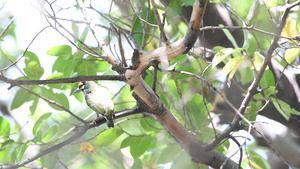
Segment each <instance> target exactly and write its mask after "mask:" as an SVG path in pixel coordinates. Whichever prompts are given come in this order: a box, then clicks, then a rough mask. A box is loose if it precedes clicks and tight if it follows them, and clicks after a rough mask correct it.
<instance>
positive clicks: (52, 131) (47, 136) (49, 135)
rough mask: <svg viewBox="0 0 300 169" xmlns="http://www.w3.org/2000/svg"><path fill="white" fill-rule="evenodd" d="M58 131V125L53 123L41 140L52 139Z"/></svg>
mask: <svg viewBox="0 0 300 169" xmlns="http://www.w3.org/2000/svg"><path fill="white" fill-rule="evenodd" d="M57 131H58V126H57V125H53V126H51V127H50V128H49V129H48V130H47V132H46V134H45V135H44V136H43V139H42V142H47V141H49V140H51V139H53V138H54V137H55V135H56V134H57Z"/></svg>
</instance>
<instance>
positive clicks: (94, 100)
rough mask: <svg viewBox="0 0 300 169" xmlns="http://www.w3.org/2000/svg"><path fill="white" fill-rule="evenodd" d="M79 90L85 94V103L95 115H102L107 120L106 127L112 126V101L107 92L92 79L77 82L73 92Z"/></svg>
mask: <svg viewBox="0 0 300 169" xmlns="http://www.w3.org/2000/svg"><path fill="white" fill-rule="evenodd" d="M80 91H81V92H82V93H83V95H84V96H85V101H86V104H87V105H88V106H89V107H90V108H91V109H92V110H94V111H95V112H96V114H97V117H99V114H101V115H103V116H104V118H105V119H106V121H107V127H109V128H113V127H114V122H113V111H114V103H113V101H112V99H111V98H110V96H109V92H108V91H107V90H106V89H105V88H103V87H100V86H99V85H98V84H97V83H95V82H93V81H82V82H79V84H78V88H76V90H75V91H74V93H79V92H80Z"/></svg>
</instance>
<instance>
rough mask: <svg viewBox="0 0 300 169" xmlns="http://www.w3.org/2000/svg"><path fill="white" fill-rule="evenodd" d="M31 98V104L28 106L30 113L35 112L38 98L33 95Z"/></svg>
mask: <svg viewBox="0 0 300 169" xmlns="http://www.w3.org/2000/svg"><path fill="white" fill-rule="evenodd" d="M36 89H38V88H36ZM32 100H33V102H32V104H31V106H30V107H29V110H30V112H31V115H33V114H34V113H35V112H36V109H37V106H38V104H39V101H40V99H39V98H38V97H34V98H33V99H32Z"/></svg>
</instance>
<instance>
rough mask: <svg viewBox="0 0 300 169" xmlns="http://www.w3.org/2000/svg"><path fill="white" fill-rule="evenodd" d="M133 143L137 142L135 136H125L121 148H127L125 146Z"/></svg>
mask: <svg viewBox="0 0 300 169" xmlns="http://www.w3.org/2000/svg"><path fill="white" fill-rule="evenodd" d="M133 143H135V137H130V136H129V137H127V138H125V139H124V140H123V141H122V143H121V145H120V149H122V148H125V147H128V146H130V145H131V144H133Z"/></svg>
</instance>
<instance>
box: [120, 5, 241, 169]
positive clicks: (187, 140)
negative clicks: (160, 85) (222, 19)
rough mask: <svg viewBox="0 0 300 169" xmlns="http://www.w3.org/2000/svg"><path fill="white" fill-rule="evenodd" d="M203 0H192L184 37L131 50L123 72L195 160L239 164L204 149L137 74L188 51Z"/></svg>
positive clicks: (215, 165) (227, 164)
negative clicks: (147, 48)
mask: <svg viewBox="0 0 300 169" xmlns="http://www.w3.org/2000/svg"><path fill="white" fill-rule="evenodd" d="M207 2H208V1H207V0H204V1H196V2H195V5H194V6H193V14H192V15H193V16H194V17H192V19H191V22H190V23H189V27H188V31H187V33H186V35H185V37H184V38H182V39H180V40H178V41H176V42H174V43H172V44H170V45H169V46H164V47H161V48H158V49H156V50H154V51H150V52H144V51H139V52H135V55H134V57H133V64H134V65H133V68H134V69H135V70H127V71H126V72H125V77H126V82H127V83H128V84H130V85H131V86H132V87H133V90H134V92H135V94H137V95H138V96H139V98H140V99H141V100H142V101H143V102H144V103H145V105H147V106H148V108H149V111H150V112H151V113H153V114H154V115H155V117H156V119H157V121H159V122H160V123H161V124H162V125H163V126H164V128H165V129H166V130H167V131H168V132H169V134H170V135H171V136H172V137H173V138H174V139H175V140H176V141H177V142H178V143H179V144H180V145H181V147H182V148H183V149H184V150H185V151H186V152H187V153H188V154H189V155H190V156H191V157H192V159H193V160H194V161H195V162H198V163H203V164H206V165H210V166H212V167H214V168H220V167H221V166H223V167H224V168H239V166H238V165H237V164H236V163H235V162H233V161H232V160H231V159H228V158H227V157H226V156H224V155H223V154H221V153H219V152H218V151H216V150H211V151H206V150H205V149H204V145H205V143H203V142H200V141H198V140H197V139H196V138H195V137H194V135H192V134H191V133H190V132H189V131H188V130H187V129H186V128H185V127H183V125H182V124H181V123H180V122H179V121H178V119H177V118H176V117H175V116H174V115H173V114H172V113H171V111H170V110H169V109H168V108H167V107H166V106H165V105H164V104H163V103H162V101H161V100H160V99H159V98H158V96H157V95H156V93H155V92H154V91H153V90H152V89H151V88H150V87H149V86H148V85H147V84H146V82H145V81H144V80H143V79H142V77H141V76H140V74H141V72H142V71H143V70H144V69H145V68H147V67H149V66H150V65H151V64H152V63H157V62H162V61H164V60H168V59H170V58H175V57H177V56H179V55H181V54H183V53H186V52H188V51H189V49H190V48H192V47H193V46H194V43H195V42H196V40H197V37H198V33H199V29H200V25H201V22H202V17H203V15H204V11H205V8H206V4H207Z"/></svg>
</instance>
